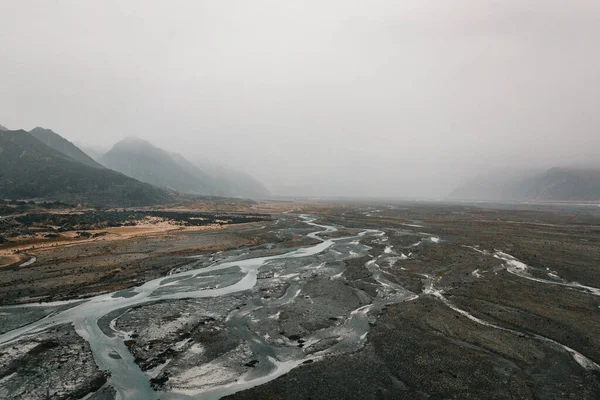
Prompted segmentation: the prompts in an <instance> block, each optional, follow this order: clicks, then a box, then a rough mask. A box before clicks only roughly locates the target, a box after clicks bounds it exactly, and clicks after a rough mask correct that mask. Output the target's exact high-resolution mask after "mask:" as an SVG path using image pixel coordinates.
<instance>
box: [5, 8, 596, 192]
mask: <svg viewBox="0 0 600 400" xmlns="http://www.w3.org/2000/svg"><path fill="white" fill-rule="evenodd" d="M0 16H1V19H2V29H1V33H0V89H1V91H0V93H1V95H0V124H2V125H5V126H7V127H8V128H10V129H18V128H24V129H27V130H29V129H31V128H33V127H35V126H38V125H39V126H43V127H46V128H51V129H53V130H54V131H56V132H58V133H60V134H61V135H63V136H65V137H66V138H68V139H69V140H71V141H75V142H77V143H84V144H85V145H87V146H93V147H101V148H109V147H110V146H111V145H112V144H113V143H115V142H116V141H118V140H120V139H122V138H124V137H126V136H138V137H141V138H144V139H146V140H149V141H150V142H152V143H154V144H155V145H157V146H159V147H163V148H165V149H167V150H172V151H178V152H181V153H183V154H184V155H186V156H188V157H189V158H191V159H194V158H203V159H210V160H213V161H217V162H221V163H223V164H227V165H231V166H233V167H236V168H240V169H243V170H245V171H247V172H248V173H250V174H252V175H254V176H255V177H256V178H257V179H259V180H261V181H262V182H263V183H264V184H265V185H266V186H267V187H268V188H269V189H270V190H271V192H272V193H273V194H282V195H311V196H312V195H326V196H332V195H344V196H399V197H410V198H414V197H423V198H438V197H443V196H445V195H446V194H448V193H449V192H450V191H451V190H452V189H453V188H454V187H455V186H456V185H457V184H459V183H461V182H463V181H464V180H465V179H467V178H469V177H472V176H475V175H477V174H480V173H482V172H485V171H488V170H506V169H515V168H532V167H546V166H548V167H550V166H555V165H574V164H582V163H590V162H594V160H595V159H594V157H595V156H596V155H597V150H598V148H600V131H599V126H600V113H599V112H598V110H599V109H600V74H599V71H600V52H599V51H598V38H600V2H598V1H595V0H587V1H586V0H571V1H566V0H561V1H558V0H503V1H492V0H487V1H484V0H453V1H448V0H429V1H426V0H404V1H397V0H396V1H394V0H390V1H375V0H373V1H358V0H330V1H322V0H321V1H316V0H315V1H294V2H292V1H281V0H272V1H263V0H253V1H210V2H209V1H179V2H172V1H163V2H158V1H148V0H138V1H126V2H123V1H120V2H118V1H96V2H89V1H52V2H50V1H27V0H22V1H18V2H17V1H8V0H0Z"/></svg>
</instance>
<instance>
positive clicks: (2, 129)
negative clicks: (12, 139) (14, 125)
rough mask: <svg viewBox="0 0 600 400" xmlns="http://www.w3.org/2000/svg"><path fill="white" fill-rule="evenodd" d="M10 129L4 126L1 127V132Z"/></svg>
mask: <svg viewBox="0 0 600 400" xmlns="http://www.w3.org/2000/svg"><path fill="white" fill-rule="evenodd" d="M7 130H8V129H7V128H6V127H4V126H2V125H0V131H7Z"/></svg>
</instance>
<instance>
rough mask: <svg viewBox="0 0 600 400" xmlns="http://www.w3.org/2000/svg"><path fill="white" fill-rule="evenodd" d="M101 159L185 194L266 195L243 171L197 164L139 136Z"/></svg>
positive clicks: (141, 177) (118, 168)
mask: <svg viewBox="0 0 600 400" xmlns="http://www.w3.org/2000/svg"><path fill="white" fill-rule="evenodd" d="M99 161H100V162H101V163H102V164H103V165H104V166H105V167H107V168H110V169H114V170H115V171H119V172H121V173H123V174H125V175H127V176H130V177H132V178H135V179H139V180H140V181H143V182H147V183H151V184H153V185H156V186H161V187H165V188H169V189H173V190H177V191H180V192H183V193H190V194H197V195H205V196H226V197H259V196H264V195H266V190H264V187H262V185H261V184H260V183H258V182H257V181H256V180H253V178H251V177H249V176H246V175H244V174H243V173H239V172H234V171H230V170H227V169H224V168H220V167H214V166H210V167H209V166H208V164H206V165H197V164H194V163H192V162H190V161H188V160H187V159H186V158H185V157H183V156H182V155H180V154H177V153H169V152H167V151H165V150H163V149H160V148H158V147H155V146H154V145H152V144H151V143H149V142H147V141H145V140H142V139H139V138H127V139H124V140H122V141H120V142H119V143H117V144H115V145H114V146H113V148H112V149H111V150H109V151H108V152H107V153H106V154H104V155H103V156H102V157H101V158H100V160H99Z"/></svg>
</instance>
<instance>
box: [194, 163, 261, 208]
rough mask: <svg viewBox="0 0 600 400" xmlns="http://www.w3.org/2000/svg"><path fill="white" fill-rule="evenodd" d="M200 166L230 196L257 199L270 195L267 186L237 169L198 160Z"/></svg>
mask: <svg viewBox="0 0 600 400" xmlns="http://www.w3.org/2000/svg"><path fill="white" fill-rule="evenodd" d="M196 165H197V166H198V168H200V169H202V170H203V171H205V172H206V173H207V174H208V175H210V176H211V177H212V178H213V179H214V180H215V181H216V182H217V185H218V188H219V190H221V191H222V192H223V193H225V195H226V196H230V197H250V198H255V199H261V198H266V197H268V196H269V191H268V190H267V188H266V187H265V186H264V185H263V184H262V183H261V182H259V181H258V180H257V179H255V178H254V177H253V176H251V175H249V174H247V173H245V172H242V171H238V170H235V169H231V168H227V167H223V166H220V165H216V164H212V163H209V162H202V161H198V162H197V163H196Z"/></svg>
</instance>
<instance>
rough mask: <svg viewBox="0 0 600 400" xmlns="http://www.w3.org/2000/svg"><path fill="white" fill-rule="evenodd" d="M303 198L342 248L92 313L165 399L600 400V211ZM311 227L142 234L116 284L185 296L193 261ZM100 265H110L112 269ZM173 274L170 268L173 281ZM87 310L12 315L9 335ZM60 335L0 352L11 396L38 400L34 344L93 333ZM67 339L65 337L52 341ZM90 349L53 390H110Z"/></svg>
mask: <svg viewBox="0 0 600 400" xmlns="http://www.w3.org/2000/svg"><path fill="white" fill-rule="evenodd" d="M299 208H302V211H305V212H310V213H312V214H313V215H318V217H319V218H320V220H319V221H320V222H322V223H323V224H327V225H332V226H335V227H336V228H337V229H338V230H337V231H335V232H334V231H329V232H324V233H323V234H321V235H320V237H321V238H322V239H327V238H329V239H333V240H334V241H335V242H334V243H333V245H332V246H331V247H329V248H327V249H326V250H324V251H322V252H320V253H317V254H315V255H310V256H306V257H302V256H301V254H296V256H295V257H296V258H280V259H278V258H273V259H271V260H270V261H268V262H266V263H265V264H264V265H262V266H261V267H260V268H259V269H258V271H257V280H256V283H255V284H254V285H253V286H252V287H251V289H249V290H241V291H236V292H233V293H231V294H228V295H223V296H217V297H213V296H209V297H206V298H186V297H185V296H181V298H177V299H175V298H172V299H170V300H159V301H151V302H144V303H140V304H139V305H136V306H134V307H128V308H126V309H116V310H115V311H114V312H112V313H109V314H106V315H105V316H104V317H102V318H101V319H99V320H98V326H99V327H100V328H101V329H102V330H103V331H104V332H106V333H107V335H109V336H112V337H118V338H121V339H122V343H124V344H125V346H126V349H127V350H128V352H129V353H130V354H131V355H132V356H133V358H134V362H135V364H136V365H137V366H138V367H139V368H140V370H141V371H143V373H144V374H145V375H146V377H147V378H146V379H147V380H148V382H149V383H150V385H151V387H152V390H153V393H157V394H158V395H160V396H161V397H164V398H169V399H170V398H173V399H175V398H186V397H185V396H193V397H194V396H199V398H218V397H221V396H229V398H241V399H262V398H269V399H308V398H327V399H332V398H340V399H341V398H360V399H371V398H372V399H380V398H390V399H391V398H406V399H413V398H417V399H418V398H423V399H427V398H428V399H437V398H439V399H447V398H457V399H469V398H472V399H480V398H484V397H485V398H493V399H513V398H518V399H521V398H523V399H528V398H530V399H561V398H574V399H595V398H598V397H600V366H599V365H598V364H600V351H599V349H600V335H598V333H599V332H600V319H599V318H598V312H599V310H600V289H598V288H600V278H599V276H600V275H598V273H597V272H598V265H597V262H598V260H600V246H599V244H600V216H599V215H598V214H600V213H598V212H597V210H595V209H588V208H584V207H574V206H565V207H534V206H519V207H510V206H506V205H498V206H495V207H481V206H477V207H475V206H465V205H454V206H452V205H423V204H414V203H412V204H410V203H409V204H381V205H368V204H340V205H329V204H313V205H302V206H301V207H299ZM319 221H317V222H318V223H320V222H319ZM368 229H372V231H369V230H368ZM315 230H316V229H315V227H311V226H307V225H306V224H305V223H303V222H302V221H301V220H300V219H298V218H297V217H296V216H295V214H274V219H273V220H272V221H266V222H260V223H254V224H248V225H239V226H236V227H231V228H229V229H227V230H222V231H218V232H206V231H203V232H195V233H181V237H178V238H176V239H170V238H169V237H167V238H162V240H161V239H159V238H156V240H154V239H152V240H150V239H148V240H143V241H136V240H132V241H131V242H127V243H124V244H123V246H122V247H116V248H115V249H114V250H111V252H110V254H111V257H120V256H122V257H123V259H122V260H120V261H119V262H120V263H121V264H120V265H122V267H121V271H120V272H119V274H123V275H122V276H123V278H122V279H121V278H119V279H121V280H118V281H117V282H127V284H126V285H123V284H120V285H119V286H118V287H119V288H123V287H129V286H135V285H136V282H137V284H139V282H141V281H145V282H148V281H150V280H151V279H152V278H155V277H160V276H165V278H164V280H163V281H162V283H161V285H163V286H164V289H159V290H158V291H157V292H156V294H160V293H171V292H173V291H174V292H180V291H181V290H184V289H185V286H180V284H183V283H185V282H187V281H186V280H189V279H191V277H192V275H186V274H191V273H192V272H193V271H201V270H202V268H208V269H207V271H209V270H211V268H213V267H211V266H215V265H219V263H220V262H224V261H230V260H240V262H242V261H243V260H249V259H253V258H256V257H265V256H276V255H278V254H282V253H284V252H286V251H290V250H292V251H293V250H294V249H302V248H308V247H310V246H313V245H315V244H318V243H319V240H317V239H315V237H307V236H305V235H306V234H307V233H309V232H313V231H315ZM174 236H175V235H174ZM219 246H220V247H219ZM119 249H120V250H119ZM90 251H91V250H90ZM81 253H82V248H73V249H62V250H61V252H60V253H58V252H55V255H54V257H57V256H59V257H64V258H62V259H60V260H62V261H60V262H57V264H58V265H61V266H62V265H71V266H73V265H78V268H79V269H75V268H73V269H64V270H63V271H64V275H61V276H64V278H62V280H63V281H67V282H69V281H68V280H72V279H75V278H74V275H75V271H77V272H78V274H79V273H82V271H86V270H85V268H90V264H91V263H92V261H91V260H96V258H94V257H97V255H95V253H94V252H91V253H90V254H85V253H84V254H85V256H82V254H81ZM106 253H107V252H104V253H102V254H104V255H103V256H102V257H106ZM134 254H135V255H136V256H133V255H134ZM192 255H193V256H194V258H190V256H192ZM135 257H141V258H135ZM38 258H39V262H36V263H34V264H32V265H31V266H30V267H27V268H24V270H25V269H31V270H32V274H33V271H36V270H34V266H35V265H36V264H39V265H40V266H41V265H44V264H43V263H44V262H46V260H45V259H44V254H43V253H41V254H40V255H39V257H38ZM66 260H71V261H66ZM75 260H77V261H75ZM113 260H114V259H113ZM96 262H97V263H98V265H97V266H96V267H95V268H97V271H102V266H103V265H106V264H102V263H101V262H100V261H96ZM233 264H235V261H234V262H233ZM38 268H39V266H38ZM213 269H214V268H213ZM41 271H43V270H41V269H38V270H37V273H38V274H40V273H41ZM188 271H190V272H188ZM169 273H171V274H173V273H174V274H176V275H174V278H173V279H172V280H170V279H169V277H168V276H166V275H167V274H169ZM244 273H245V272H244V270H240V269H239V268H237V267H236V266H235V265H232V267H228V268H225V269H222V270H218V271H217V270H215V271H214V272H207V273H206V274H203V275H205V276H206V277H205V278H203V275H202V274H201V275H200V276H198V278H194V279H195V280H197V281H196V282H195V283H194V290H199V289H200V290H220V289H217V288H226V287H228V286H229V285H235V283H236V282H238V281H240V280H241V279H243V278H244ZM84 275H85V274H84ZM6 276H7V275H1V276H0V279H2V280H0V282H4V281H3V279H7V278H6ZM32 276H33V275H32ZM194 276H195V275H194ZM125 277H127V278H125ZM30 279H32V280H33V278H30ZM67 279H68V280H67ZM109 282H111V281H110V278H108V280H107V281H106V283H105V284H103V285H99V286H98V284H97V283H98V281H97V280H96V279H93V275H90V276H84V277H82V278H81V282H80V283H76V284H69V283H67V284H63V283H61V282H60V279H55V280H53V279H51V275H50V274H48V275H44V274H43V273H42V281H41V282H35V283H34V282H33V281H32V282H30V281H29V280H24V281H23V282H22V283H16V282H15V281H13V282H12V283H11V284H7V285H6V286H5V287H7V288H8V287H9V286H10V285H18V284H21V285H22V286H20V290H31V292H32V293H35V294H37V295H45V296H51V297H52V298H55V299H56V298H57V297H56V295H53V293H60V294H61V296H60V297H61V298H73V297H76V296H77V295H79V294H85V293H86V292H87V293H89V292H96V291H98V290H104V291H105V290H110V289H109V288H110V285H109V284H108V283H109ZM113 282H114V281H113ZM36 284H37V285H36ZM80 285H81V289H75V288H78V287H79V286H80ZM186 285H187V283H186ZM161 290H162V292H161ZM5 293H11V291H10V290H8V289H6V292H5ZM128 293H129V292H128V291H127V290H124V291H123V290H122V291H120V292H118V294H119V296H128V295H129V294H128ZM131 294H132V295H133V294H134V293H131ZM21 296H22V295H21ZM8 298H9V297H7V299H8ZM159 298H161V297H160V296H159V297H157V299H159ZM19 299H22V297H19ZM76 304H77V303H75V304H73V303H64V304H63V303H57V304H56V305H53V306H51V307H44V306H42V307H39V306H38V307H23V306H17V307H4V308H2V309H0V312H1V314H0V318H1V319H2V321H3V324H1V325H2V326H1V327H0V328H1V330H0V334H1V333H4V332H8V331H10V330H11V329H14V328H17V327H19V326H22V325H25V324H27V323H30V322H33V321H36V320H39V319H40V318H48V319H50V318H52V317H53V315H60V313H61V310H66V309H68V308H69V307H73V306H74V305H76ZM52 329H55V331H52V330H45V331H42V332H43V333H41V334H38V335H34V336H32V337H27V336H25V337H24V339H21V340H19V341H17V342H14V343H11V344H8V345H5V346H4V347H1V348H0V353H1V354H0V357H9V358H7V360H8V364H7V365H9V366H12V367H8V369H6V368H5V369H6V371H3V370H0V380H1V382H3V383H4V382H9V383H10V382H12V383H10V385H12V386H6V387H8V388H9V389H7V390H8V391H7V393H17V394H18V396H17V397H15V398H36V397H27V396H29V391H31V390H33V389H31V388H30V389H23V390H21V389H18V388H17V386H19V387H20V386H22V382H23V381H22V380H19V379H24V378H19V376H21V375H22V374H25V373H26V372H27V371H28V372H27V373H33V374H36V373H40V372H39V371H37V370H38V369H40V368H41V367H37V366H36V365H37V364H35V363H33V364H32V362H33V361H31V360H33V359H34V358H28V357H29V356H28V354H29V353H30V352H32V351H33V352H34V353H35V356H36V357H37V356H38V353H36V350H35V348H36V347H35V346H40V343H44V342H46V341H51V342H52V343H54V344H53V345H52V346H50V347H51V348H50V349H48V350H46V349H45V347H44V346H46V345H43V346H42V348H43V349H44V351H43V352H40V353H39V354H46V353H47V354H48V357H51V358H52V360H53V361H52V362H54V363H56V360H59V361H60V360H61V359H69V357H66V356H65V355H64V354H69V352H70V351H73V350H72V349H73V346H75V344H74V343H75V342H71V340H73V341H75V340H79V341H81V338H80V337H79V336H77V335H75V334H74V333H73V332H71V333H70V334H69V335H66V332H68V329H69V328H68V326H65V325H60V326H59V327H55V328H52ZM65 329H67V331H66V332H63V331H62V330H65ZM59 331H60V332H61V334H60V338H61V339H60V340H58V339H56V338H55V339H52V337H51V336H48V335H57V334H58V332H59ZM46 336H48V337H46ZM0 338H1V336H0ZM34 340H35V346H34V344H33V343H32V341H34ZM63 341H64V343H63ZM77 343H79V342H77ZM81 343H83V347H79V348H81V353H82V354H77V357H75V358H74V359H76V360H77V361H74V363H73V364H72V365H71V362H70V361H69V362H67V364H69V366H68V367H67V368H70V370H77V373H74V375H73V376H74V377H73V378H69V379H71V380H69V381H68V383H62V384H54V383H53V382H56V381H61V379H66V378H65V377H64V376H62V375H61V374H60V373H59V372H56V371H58V370H59V369H58V368H56V371H53V373H54V374H55V375H49V378H48V383H52V386H51V387H56V393H57V394H56V396H63V397H56V398H73V399H75V398H79V397H78V396H80V394H81V393H83V392H85V391H86V390H87V392H88V393H89V392H90V391H93V390H98V389H99V390H98V391H97V392H94V394H93V396H95V397H92V398H97V399H103V398H114V396H115V392H114V391H113V390H112V387H111V385H110V382H111V380H110V377H109V378H108V383H107V384H106V385H105V384H104V381H105V380H106V374H105V373H103V372H101V371H99V369H98V368H95V364H93V363H91V364H90V363H89V361H90V360H91V361H93V359H92V358H91V354H90V353H89V351H88V350H87V349H86V348H85V345H86V342H81ZM78 345H79V344H78ZM11 346H16V347H14V349H12V347H11ZM48 346H49V345H48ZM48 346H46V347H48ZM19 349H20V350H19ZM55 353H56V354H55ZM59 353H60V354H59ZM6 354H8V355H6ZM19 357H20V358H19ZM44 357H46V356H44ZM61 357H62V358H61ZM86 357H87V358H86ZM27 360H30V361H27ZM86 360H87V361H86ZM86 362H87V364H86ZM3 364H5V363H2V362H0V365H3ZM59 364H60V362H59ZM88 364H89V365H88ZM48 365H53V364H48ZM15 368H16V369H15ZM18 368H21V370H18V371H17V369H18ZM62 368H65V367H64V366H63V367H61V369H62ZM15 371H16V372H18V373H15ZM19 371H25V372H19ZM43 371H45V370H42V372H43ZM44 373H45V372H44ZM56 374H58V375H56ZM54 376H55V377H54ZM102 377H104V380H102ZM84 381H85V382H86V385H87V386H86V385H84V384H83V382H84ZM90 382H91V383H90ZM61 385H63V386H61ZM2 387H3V388H4V387H5V386H4V385H3V386H2ZM24 387H25V388H27V386H24ZM45 387H50V386H45ZM61 387H62V389H61ZM65 387H66V388H67V389H65ZM232 388H234V389H232ZM17 390H21V391H17ZM38 392H39V390H38V391H37V392H31V393H38ZM232 393H233V394H232ZM19 396H21V397H19ZM182 396H183V397H182ZM1 397H2V396H0V398H1ZM39 398H44V397H39ZM51 398H54V397H51Z"/></svg>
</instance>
